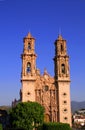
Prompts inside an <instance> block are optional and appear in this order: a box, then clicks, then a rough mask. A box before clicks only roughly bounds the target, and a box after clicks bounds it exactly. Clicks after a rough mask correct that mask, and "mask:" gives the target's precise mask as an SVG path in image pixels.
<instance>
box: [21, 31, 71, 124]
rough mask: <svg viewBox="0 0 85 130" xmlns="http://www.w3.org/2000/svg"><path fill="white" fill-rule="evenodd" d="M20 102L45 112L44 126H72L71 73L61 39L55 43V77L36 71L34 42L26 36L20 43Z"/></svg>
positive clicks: (45, 72) (33, 39) (29, 36)
mask: <svg viewBox="0 0 85 130" xmlns="http://www.w3.org/2000/svg"><path fill="white" fill-rule="evenodd" d="M23 44H24V45H23V52H22V54H21V59H22V72H21V90H20V101H22V102H29V101H33V102H38V103H40V104H41V105H42V106H44V108H45V117H44V120H45V121H46V122H49V121H50V122H63V123H69V124H70V125H71V104H70V71H69V56H68V54H67V45H66V40H64V39H63V37H62V36H61V35H59V36H58V38H57V39H56V40H55V42H54V46H55V55H54V59H53V61H54V77H51V76H50V74H48V72H47V71H46V70H44V73H43V75H41V74H40V70H39V69H38V68H36V58H37V56H36V53H35V38H34V37H33V36H32V35H31V33H28V35H27V36H26V37H25V38H24V39H23Z"/></svg>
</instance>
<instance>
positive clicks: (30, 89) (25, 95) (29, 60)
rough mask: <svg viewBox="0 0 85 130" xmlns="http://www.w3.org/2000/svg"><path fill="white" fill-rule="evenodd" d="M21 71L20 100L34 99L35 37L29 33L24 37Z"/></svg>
mask: <svg viewBox="0 0 85 130" xmlns="http://www.w3.org/2000/svg"><path fill="white" fill-rule="evenodd" d="M21 58H22V73H21V84H22V88H21V101H22V102H27V101H35V81H36V54H35V38H33V37H32V35H31V34H30V33H28V35H27V36H26V37H25V38H24V47H23V53H22V55H21Z"/></svg>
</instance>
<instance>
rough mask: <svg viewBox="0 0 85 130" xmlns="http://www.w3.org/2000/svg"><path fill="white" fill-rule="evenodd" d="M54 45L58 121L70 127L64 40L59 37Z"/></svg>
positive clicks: (66, 57)
mask: <svg viewBox="0 0 85 130" xmlns="http://www.w3.org/2000/svg"><path fill="white" fill-rule="evenodd" d="M54 44H55V57H54V72H55V84H56V88H57V99H58V113H57V115H58V121H59V122H63V123H69V124H70V125H71V104H70V71H69V56H68V54H67V45H66V40H64V39H63V38H62V36H61V35H59V36H58V39H57V40H56V41H55V43H54Z"/></svg>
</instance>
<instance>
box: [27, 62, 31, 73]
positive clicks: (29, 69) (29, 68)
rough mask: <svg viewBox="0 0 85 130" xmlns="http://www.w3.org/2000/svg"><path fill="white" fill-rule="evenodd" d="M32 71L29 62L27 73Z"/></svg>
mask: <svg viewBox="0 0 85 130" xmlns="http://www.w3.org/2000/svg"><path fill="white" fill-rule="evenodd" d="M30 71H31V64H30V63H29V62H28V63H27V73H29V72H30Z"/></svg>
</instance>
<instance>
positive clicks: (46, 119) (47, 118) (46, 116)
mask: <svg viewBox="0 0 85 130" xmlns="http://www.w3.org/2000/svg"><path fill="white" fill-rule="evenodd" d="M44 121H45V122H50V116H49V115H48V114H45V116H44Z"/></svg>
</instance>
